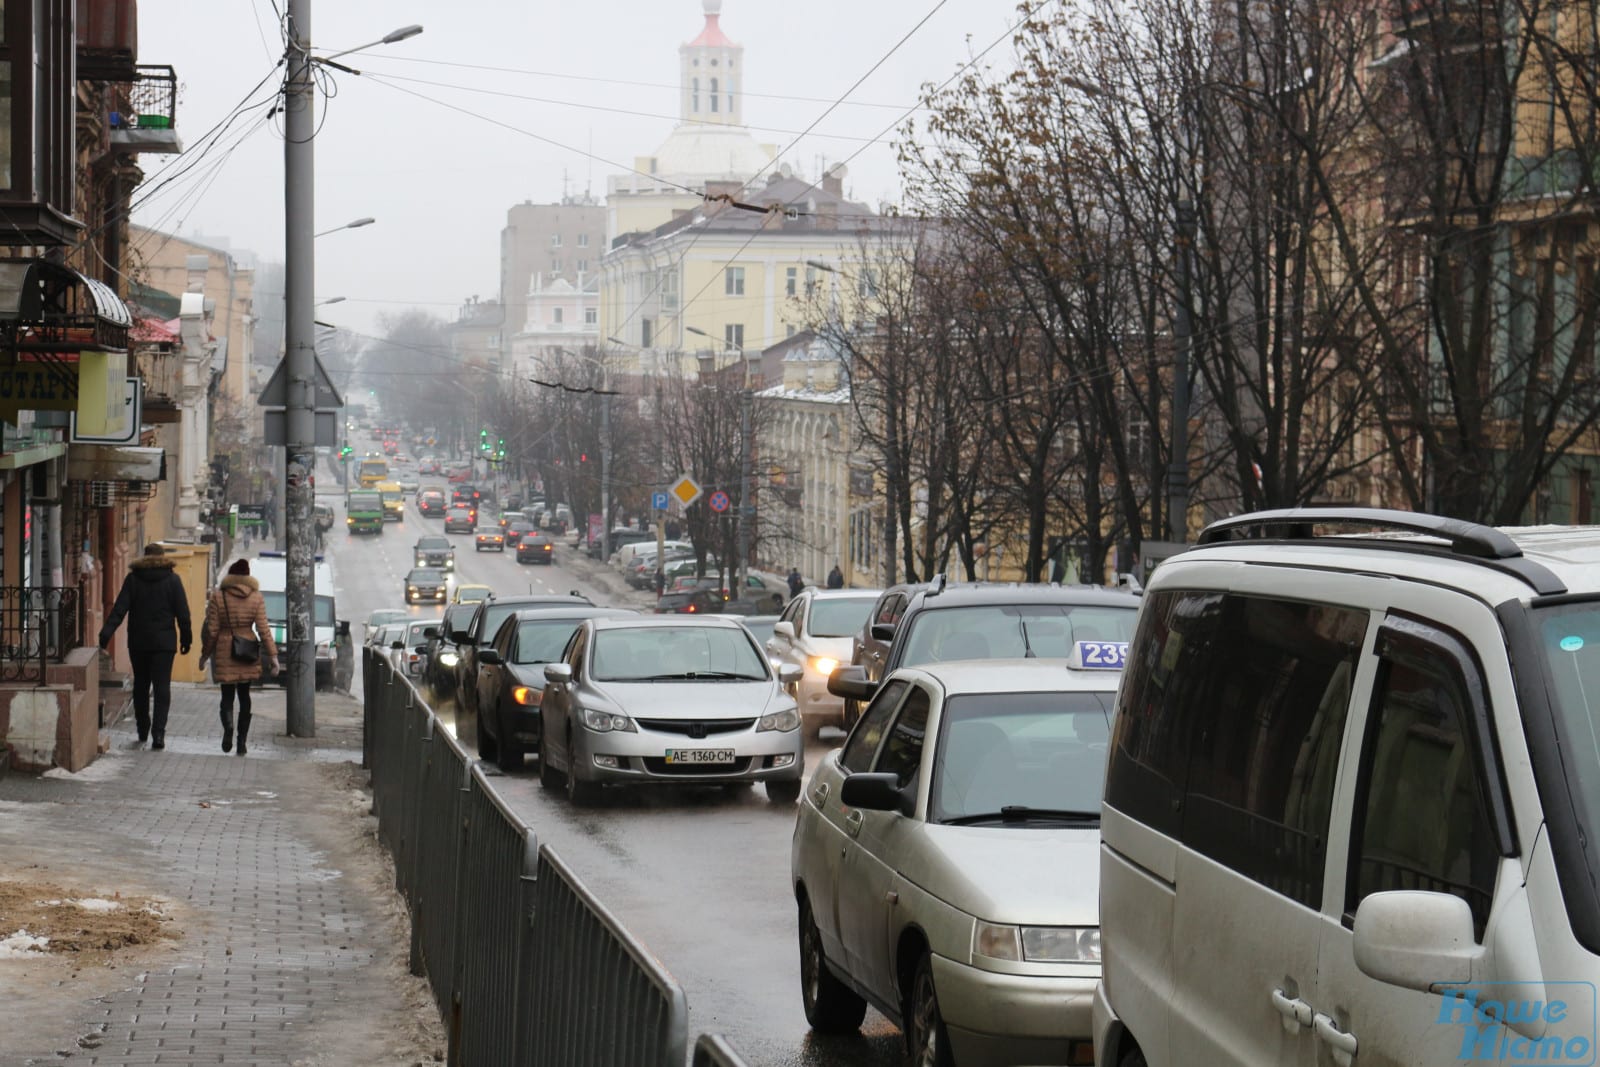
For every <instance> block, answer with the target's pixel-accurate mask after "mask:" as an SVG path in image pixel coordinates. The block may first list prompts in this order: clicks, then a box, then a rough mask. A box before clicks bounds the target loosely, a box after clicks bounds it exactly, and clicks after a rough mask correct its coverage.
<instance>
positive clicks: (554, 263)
mask: <svg viewBox="0 0 1600 1067" xmlns="http://www.w3.org/2000/svg"><path fill="white" fill-rule="evenodd" d="M550 273H552V274H560V273H561V257H560V256H556V257H554V258H553V259H551V260H550Z"/></svg>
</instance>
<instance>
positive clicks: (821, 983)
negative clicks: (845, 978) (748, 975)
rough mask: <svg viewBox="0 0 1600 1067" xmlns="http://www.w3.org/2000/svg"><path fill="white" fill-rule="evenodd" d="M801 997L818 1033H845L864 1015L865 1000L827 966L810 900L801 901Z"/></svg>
mask: <svg viewBox="0 0 1600 1067" xmlns="http://www.w3.org/2000/svg"><path fill="white" fill-rule="evenodd" d="M800 1001H801V1003H802V1004H803V1005H804V1007H805V1011H806V1022H808V1023H810V1024H811V1029H813V1030H815V1031H816V1032H817V1033H819V1034H848V1033H850V1032H851V1031H853V1030H859V1029H861V1020H862V1019H865V1018H866V1017H867V1002H866V1001H865V1000H863V999H862V998H861V997H860V996H858V995H857V994H856V992H855V991H854V990H852V989H851V988H850V987H849V986H847V985H845V984H844V983H843V982H841V981H839V979H837V978H835V977H834V976H833V972H832V971H830V970H828V961H827V959H826V958H825V957H824V956H823V955H822V932H821V931H819V930H818V929H817V922H816V919H815V918H813V917H812V915H811V901H809V900H802V901H801V902H800Z"/></svg>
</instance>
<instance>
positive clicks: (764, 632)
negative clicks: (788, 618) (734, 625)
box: [739, 602, 870, 647]
mask: <svg viewBox="0 0 1600 1067" xmlns="http://www.w3.org/2000/svg"><path fill="white" fill-rule="evenodd" d="M868 606H870V602H869V605H868ZM739 621H740V622H741V623H743V624H744V628H745V629H746V630H749V631H750V635H751V636H752V637H754V638H755V639H756V642H757V643H758V644H760V645H762V646H763V647H765V645H766V643H767V642H768V641H769V640H771V639H772V627H773V625H774V624H776V623H777V621H778V617H777V616H776V615H771V616H768V617H766V618H762V619H740V620H739Z"/></svg>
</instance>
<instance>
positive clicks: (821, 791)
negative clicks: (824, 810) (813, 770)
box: [811, 782, 828, 808]
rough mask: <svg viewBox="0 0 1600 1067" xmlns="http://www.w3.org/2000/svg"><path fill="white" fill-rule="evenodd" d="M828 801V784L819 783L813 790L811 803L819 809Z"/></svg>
mask: <svg viewBox="0 0 1600 1067" xmlns="http://www.w3.org/2000/svg"><path fill="white" fill-rule="evenodd" d="M827 801H828V783H827V782H818V783H817V784H816V786H815V787H813V788H812V790H811V802H812V803H813V804H815V805H816V806H817V807H819V808H820V807H822V805H824V804H825V803H827Z"/></svg>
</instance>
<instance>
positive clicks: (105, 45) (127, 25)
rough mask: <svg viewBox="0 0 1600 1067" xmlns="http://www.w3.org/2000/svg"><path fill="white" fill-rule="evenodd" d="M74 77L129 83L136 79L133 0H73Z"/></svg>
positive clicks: (136, 18)
mask: <svg viewBox="0 0 1600 1067" xmlns="http://www.w3.org/2000/svg"><path fill="white" fill-rule="evenodd" d="M77 33H78V80H79V81H105V82H131V81H134V80H135V79H136V78H138V76H139V73H138V68H137V66H136V64H137V63H138V61H139V5H138V3H137V2H136V0H77Z"/></svg>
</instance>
